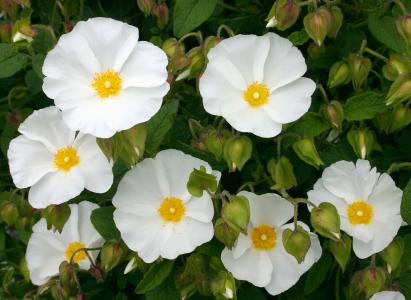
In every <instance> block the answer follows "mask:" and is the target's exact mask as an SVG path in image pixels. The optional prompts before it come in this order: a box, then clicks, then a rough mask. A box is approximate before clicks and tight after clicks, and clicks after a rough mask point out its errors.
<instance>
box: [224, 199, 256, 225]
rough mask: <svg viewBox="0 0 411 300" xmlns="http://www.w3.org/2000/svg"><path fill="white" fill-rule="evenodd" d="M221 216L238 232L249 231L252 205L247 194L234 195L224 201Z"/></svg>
mask: <svg viewBox="0 0 411 300" xmlns="http://www.w3.org/2000/svg"><path fill="white" fill-rule="evenodd" d="M221 217H222V218H223V220H224V222H226V223H227V224H228V225H229V226H230V227H231V228H233V229H234V230H236V231H237V232H239V231H241V232H243V233H247V226H248V222H249V221H250V206H249V203H248V199H247V198H246V197H245V196H232V197H230V200H229V201H225V202H224V203H223V207H222V210H221Z"/></svg>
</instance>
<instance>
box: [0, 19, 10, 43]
mask: <svg viewBox="0 0 411 300" xmlns="http://www.w3.org/2000/svg"><path fill="white" fill-rule="evenodd" d="M12 27H13V26H12V25H11V23H8V22H7V23H0V42H2V43H10V42H11V29H12Z"/></svg>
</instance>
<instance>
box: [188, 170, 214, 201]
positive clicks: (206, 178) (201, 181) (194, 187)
mask: <svg viewBox="0 0 411 300" xmlns="http://www.w3.org/2000/svg"><path fill="white" fill-rule="evenodd" d="M217 186H218V183H217V178H216V176H215V175H213V174H208V173H207V171H206V168H205V167H204V166H200V169H194V170H193V171H192V172H191V174H190V177H189V179H188V182H187V189H188V191H189V192H190V194H191V195H193V196H194V197H201V196H203V192H204V191H206V190H209V191H211V192H215V191H216V190H217Z"/></svg>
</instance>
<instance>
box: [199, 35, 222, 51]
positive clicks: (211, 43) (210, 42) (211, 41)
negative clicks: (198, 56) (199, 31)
mask: <svg viewBox="0 0 411 300" xmlns="http://www.w3.org/2000/svg"><path fill="white" fill-rule="evenodd" d="M220 41H221V39H220V38H218V37H216V36H209V37H207V38H206V39H205V41H204V46H203V47H204V53H206V54H207V53H208V51H210V49H212V48H214V47H215V46H216V45H217V44H218V43H219V42H220Z"/></svg>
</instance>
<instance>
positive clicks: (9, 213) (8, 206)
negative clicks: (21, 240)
mask: <svg viewBox="0 0 411 300" xmlns="http://www.w3.org/2000/svg"><path fill="white" fill-rule="evenodd" d="M18 218H19V210H18V208H17V205H16V204H15V203H14V202H12V201H7V202H4V203H3V204H2V205H1V207H0V220H1V221H3V222H5V223H6V224H7V225H10V226H12V225H14V224H15V223H16V221H17V219H18Z"/></svg>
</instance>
